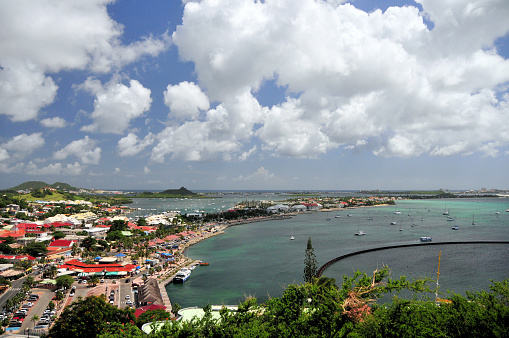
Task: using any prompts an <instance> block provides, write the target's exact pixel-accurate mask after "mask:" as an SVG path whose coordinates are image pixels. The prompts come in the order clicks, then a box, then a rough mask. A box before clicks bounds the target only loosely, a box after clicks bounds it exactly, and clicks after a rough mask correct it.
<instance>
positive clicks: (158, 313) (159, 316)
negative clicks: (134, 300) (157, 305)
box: [136, 309, 171, 328]
mask: <svg viewBox="0 0 509 338" xmlns="http://www.w3.org/2000/svg"><path fill="white" fill-rule="evenodd" d="M170 317H171V314H170V313H169V312H168V311H166V310H164V309H156V310H148V311H145V312H143V313H142V314H141V315H140V316H139V317H138V319H137V320H136V324H137V325H138V327H140V328H141V327H142V325H143V324H146V323H151V322H153V321H159V320H168V319H170Z"/></svg>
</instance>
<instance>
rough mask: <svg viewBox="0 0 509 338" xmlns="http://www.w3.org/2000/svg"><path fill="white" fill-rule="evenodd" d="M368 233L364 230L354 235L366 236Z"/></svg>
mask: <svg viewBox="0 0 509 338" xmlns="http://www.w3.org/2000/svg"><path fill="white" fill-rule="evenodd" d="M365 234H366V233H365V232H364V231H362V230H359V231H358V232H356V233H355V234H354V235H355V236H364V235H365Z"/></svg>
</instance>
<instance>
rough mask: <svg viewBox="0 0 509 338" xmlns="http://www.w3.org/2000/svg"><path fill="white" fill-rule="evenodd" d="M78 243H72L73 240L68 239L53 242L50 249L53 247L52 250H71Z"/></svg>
mask: <svg viewBox="0 0 509 338" xmlns="http://www.w3.org/2000/svg"><path fill="white" fill-rule="evenodd" d="M76 242H78V241H75V240H72V241H71V240H67V239H57V240H56V241H53V242H51V243H50V244H49V245H48V248H49V247H52V248H70V247H72V245H73V244H74V243H76Z"/></svg>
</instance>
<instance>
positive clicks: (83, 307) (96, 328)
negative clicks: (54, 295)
mask: <svg viewBox="0 0 509 338" xmlns="http://www.w3.org/2000/svg"><path fill="white" fill-rule="evenodd" d="M134 320H135V318H134V315H133V313H132V311H131V310H120V309H117V308H116V307H114V306H112V305H110V304H108V303H106V302H105V301H104V300H102V299H101V298H99V297H97V296H89V297H87V298H85V299H81V300H77V301H75V302H73V303H72V304H71V305H69V306H67V307H66V308H65V310H64V311H63V312H62V314H61V315H60V317H59V318H58V319H57V320H56V322H55V325H54V326H53V327H52V328H51V329H50V331H49V334H48V335H49V336H50V337H66V338H73V337H85V338H86V337H97V336H99V334H104V333H106V332H108V331H109V330H110V326H111V324H112V323H118V324H120V325H124V324H128V323H130V322H131V321H132V322H134Z"/></svg>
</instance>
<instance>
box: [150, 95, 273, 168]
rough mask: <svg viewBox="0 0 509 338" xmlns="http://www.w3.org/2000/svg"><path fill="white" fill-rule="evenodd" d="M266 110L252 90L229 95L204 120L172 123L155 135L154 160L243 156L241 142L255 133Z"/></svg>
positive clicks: (189, 159) (152, 154) (152, 156)
mask: <svg viewBox="0 0 509 338" xmlns="http://www.w3.org/2000/svg"><path fill="white" fill-rule="evenodd" d="M263 112H264V109H263V108H262V107H261V106H260V105H259V103H258V101H257V100H256V99H255V98H254V97H253V95H252V94H251V93H249V91H244V92H242V93H239V94H238V95H236V96H234V97H231V98H228V100H225V101H224V102H222V103H221V104H220V105H218V106H217V107H216V108H214V109H209V110H208V111H207V112H206V113H205V115H204V118H203V120H191V121H185V122H184V123H182V124H176V125H170V126H168V127H166V128H165V129H164V130H163V131H162V132H161V133H159V134H157V135H156V139H157V144H156V146H155V147H154V148H153V149H152V153H151V161H153V162H159V163H162V162H164V159H165V156H166V155H170V157H171V159H172V160H177V159H180V160H185V161H207V160H213V159H217V158H221V159H223V160H226V161H230V160H232V156H233V155H234V156H235V157H239V158H240V157H242V156H243V155H242V154H239V152H240V151H242V144H241V143H242V142H244V141H247V140H249V139H250V138H251V137H252V136H254V130H253V128H254V126H255V124H256V123H257V122H259V121H260V119H261V118H262V116H263Z"/></svg>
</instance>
